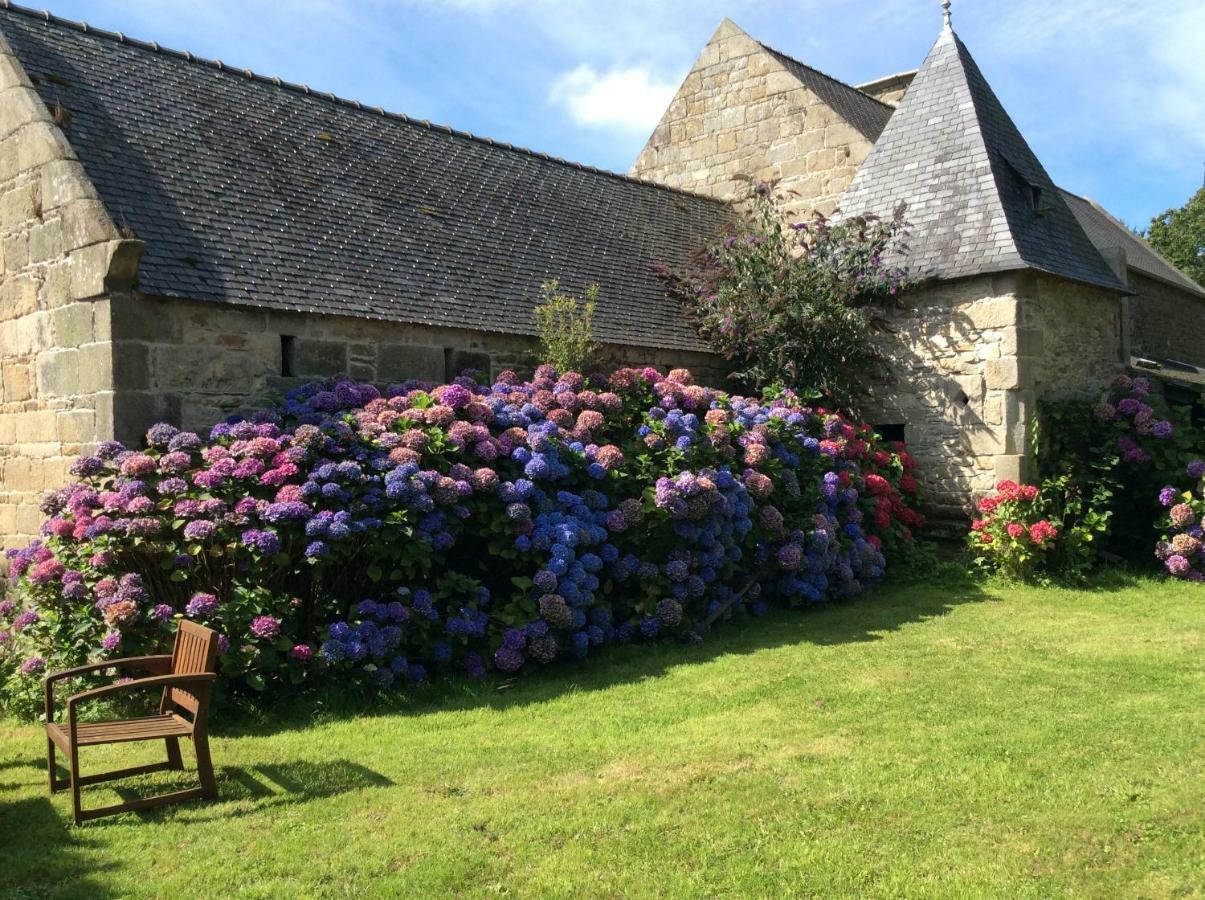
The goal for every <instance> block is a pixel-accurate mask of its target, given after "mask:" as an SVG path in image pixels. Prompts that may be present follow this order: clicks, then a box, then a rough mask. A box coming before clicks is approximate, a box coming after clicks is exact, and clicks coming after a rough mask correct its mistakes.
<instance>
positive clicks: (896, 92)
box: [858, 69, 916, 106]
mask: <svg viewBox="0 0 1205 900" xmlns="http://www.w3.org/2000/svg"><path fill="white" fill-rule="evenodd" d="M915 77H916V70H915V69H913V70H912V71H911V72H900V73H899V74H898V75H887V76H886V77H884V78H877V79H875V80H874V81H868V82H866V84H859V85H858V90H860V91H861V92H862V93H864V94H870V96H872V97H874V98H875V99H876V100H879V101H881V102H883V103H886V104H888V105H889V106H899V105H900V101H901V100H903V99H904V94H906V93H908V85H910V84H912V79H913V78H915Z"/></svg>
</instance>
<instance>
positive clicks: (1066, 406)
mask: <svg viewBox="0 0 1205 900" xmlns="http://www.w3.org/2000/svg"><path fill="white" fill-rule="evenodd" d="M1042 432H1043V441H1042V451H1043V452H1042V454H1041V455H1040V458H1039V462H1040V467H1041V471H1042V475H1043V481H1042V494H1043V496H1044V497H1046V499H1047V500H1048V502H1049V504H1050V508H1051V511H1052V514H1053V515H1055V516H1056V518H1057V521H1058V522H1059V524H1060V525H1061V526H1062V531H1063V539H1062V540H1060V542H1059V547H1058V548H1057V551H1058V552H1057V553H1056V555H1055V558H1054V559H1053V560H1052V565H1053V566H1054V567H1055V568H1057V569H1058V571H1059V574H1062V575H1079V574H1083V573H1085V572H1086V571H1087V570H1089V569H1091V568H1092V567H1093V566H1094V565H1095V564H1096V563H1097V561H1098V554H1099V552H1100V551H1107V552H1108V553H1109V554H1112V555H1116V556H1122V557H1130V558H1135V559H1138V558H1142V557H1146V554H1147V553H1148V552H1149V551H1147V550H1145V549H1142V548H1147V547H1149V546H1150V534H1151V531H1150V529H1151V524H1152V523H1153V522H1155V520H1156V519H1158V518H1159V517H1160V515H1161V514H1162V510H1161V508H1160V506H1159V504H1158V503H1157V502H1156V501H1155V498H1156V496H1157V494H1158V493H1159V489H1160V487H1161V486H1162V485H1164V484H1166V483H1167V482H1168V481H1174V480H1177V479H1179V478H1180V477H1181V473H1182V472H1183V471H1184V467H1185V465H1186V464H1187V463H1188V462H1189V461H1190V460H1192V459H1193V458H1195V457H1197V456H1199V455H1200V454H1202V453H1203V452H1205V432H1202V430H1201V428H1200V427H1199V426H1196V425H1194V424H1193V422H1192V420H1191V417H1190V415H1189V413H1188V411H1187V410H1186V409H1182V408H1174V407H1171V406H1169V405H1168V404H1167V403H1166V401H1165V400H1164V398H1163V397H1162V396H1160V395H1158V394H1157V393H1155V392H1153V391H1152V386H1151V384H1150V382H1149V381H1148V380H1147V379H1146V378H1143V377H1131V376H1129V375H1126V374H1120V375H1118V376H1117V377H1116V378H1114V379H1113V381H1112V382H1111V383H1110V384H1109V386H1108V387H1107V389H1106V390H1105V392H1104V393H1103V395H1102V396H1101V398H1100V400H1099V402H1097V403H1096V404H1091V403H1085V402H1083V401H1076V400H1072V401H1063V402H1060V403H1055V404H1047V405H1046V406H1045V407H1044V408H1043V428H1042ZM1146 558H1148V559H1149V557H1146Z"/></svg>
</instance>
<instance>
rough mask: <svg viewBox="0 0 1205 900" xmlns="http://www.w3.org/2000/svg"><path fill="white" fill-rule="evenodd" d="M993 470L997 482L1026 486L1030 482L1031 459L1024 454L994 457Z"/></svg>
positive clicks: (1003, 454) (1004, 454) (1007, 454)
mask: <svg viewBox="0 0 1205 900" xmlns="http://www.w3.org/2000/svg"><path fill="white" fill-rule="evenodd" d="M992 468H993V470H994V473H995V478H996V481H997V482H999V481H1004V480H1006V479H1007V480H1009V481H1015V482H1017V483H1018V484H1024V483H1025V482H1026V481H1027V480H1029V457H1028V456H1026V455H1025V454H1023V453H1001V454H998V455H996V456H994V457H992Z"/></svg>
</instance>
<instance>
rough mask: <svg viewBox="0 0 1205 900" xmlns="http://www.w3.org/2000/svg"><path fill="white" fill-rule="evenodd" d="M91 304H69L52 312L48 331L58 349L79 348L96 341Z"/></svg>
mask: <svg viewBox="0 0 1205 900" xmlns="http://www.w3.org/2000/svg"><path fill="white" fill-rule="evenodd" d="M94 312H95V308H94V306H93V304H91V303H71V304H68V305H67V306H61V307H59V308H58V309H55V310H52V311H51V313H50V330H51V333H52V334H53V335H54V343H55V345H56V346H58V347H63V348H66V347H79V346H80V345H82V344H91V343H93V342H95V341H96V340H97V336H96V330H95V328H94V325H93V314H94Z"/></svg>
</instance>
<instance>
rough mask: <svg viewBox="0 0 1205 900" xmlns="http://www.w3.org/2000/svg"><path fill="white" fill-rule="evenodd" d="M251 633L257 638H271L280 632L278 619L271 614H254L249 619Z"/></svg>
mask: <svg viewBox="0 0 1205 900" xmlns="http://www.w3.org/2000/svg"><path fill="white" fill-rule="evenodd" d="M251 633H252V634H253V635H255V636H256V637H257V638H262V639H264V640H271V639H272V638H274V637H276V636H277V635H278V634H280V619H277V618H275V617H273V616H256V617H255V618H254V619H252V620H251Z"/></svg>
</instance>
